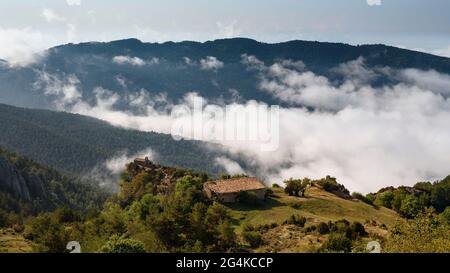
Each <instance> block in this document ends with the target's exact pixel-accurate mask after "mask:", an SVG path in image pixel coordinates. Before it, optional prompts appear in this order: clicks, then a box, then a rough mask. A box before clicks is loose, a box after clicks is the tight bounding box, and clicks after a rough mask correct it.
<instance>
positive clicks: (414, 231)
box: [383, 210, 450, 253]
mask: <svg viewBox="0 0 450 273" xmlns="http://www.w3.org/2000/svg"><path fill="white" fill-rule="evenodd" d="M449 230H450V226H449V225H448V224H447V223H445V222H444V221H442V218H440V217H437V216H436V215H435V214H434V212H433V211H432V210H426V211H425V212H420V213H419V214H418V215H417V216H416V218H415V219H413V220H408V221H406V222H399V223H398V224H397V225H396V226H395V228H394V230H393V232H392V236H390V237H389V239H388V240H387V242H386V244H385V246H384V248H383V250H384V251H385V252H393V253H447V252H448V251H449V246H450V236H449V233H448V231H449Z"/></svg>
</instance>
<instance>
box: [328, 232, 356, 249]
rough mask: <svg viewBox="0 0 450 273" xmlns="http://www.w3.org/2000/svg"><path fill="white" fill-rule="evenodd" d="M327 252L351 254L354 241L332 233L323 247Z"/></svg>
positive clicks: (341, 234) (340, 234)
mask: <svg viewBox="0 0 450 273" xmlns="http://www.w3.org/2000/svg"><path fill="white" fill-rule="evenodd" d="M321 250H322V251H325V252H351V251H352V241H351V240H350V239H349V238H347V237H346V236H345V235H344V234H343V233H331V234H330V235H329V237H328V239H327V240H326V241H325V243H324V244H323V245H322V247H321Z"/></svg>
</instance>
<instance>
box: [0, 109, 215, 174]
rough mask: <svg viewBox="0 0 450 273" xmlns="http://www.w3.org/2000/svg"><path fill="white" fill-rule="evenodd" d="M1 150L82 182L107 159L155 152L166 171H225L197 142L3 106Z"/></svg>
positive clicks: (203, 145) (82, 118) (51, 113)
mask: <svg viewBox="0 0 450 273" xmlns="http://www.w3.org/2000/svg"><path fill="white" fill-rule="evenodd" d="M0 119H1V121H2V122H0V146H2V147H4V148H5V149H8V150H10V151H13V152H16V153H18V154H21V155H23V156H26V157H28V158H30V159H32V160H35V161H37V162H39V163H41V164H43V165H46V166H49V167H52V168H54V169H56V170H58V171H60V172H62V173H65V174H69V175H75V176H78V177H82V176H84V175H86V174H88V173H89V172H90V171H91V170H92V169H94V168H95V167H99V166H101V165H102V164H104V163H105V162H106V161H107V160H108V159H111V158H114V157H117V156H119V155H121V154H123V153H124V152H128V153H129V154H130V155H132V154H135V153H137V152H141V151H143V150H147V149H149V148H150V149H152V151H154V153H155V157H156V158H155V160H157V161H158V162H161V163H162V164H164V165H167V166H180V167H185V168H190V169H196V170H203V171H206V172H208V173H211V174H218V173H220V172H223V168H221V167H220V166H218V165H216V164H215V161H214V159H215V158H216V157H217V156H218V155H219V154H218V153H219V152H215V151H214V150H213V149H208V147H206V145H205V144H204V143H201V142H197V141H175V140H174V139H173V138H172V137H171V136H170V135H164V134H158V133H145V132H140V131H134V130H126V129H122V128H118V127H114V126H111V125H109V124H108V123H106V122H103V121H101V120H97V119H94V118H89V117H84V116H81V115H74V114H68V113H62V112H53V111H47V110H33V109H24V108H17V107H12V106H7V105H3V104H0Z"/></svg>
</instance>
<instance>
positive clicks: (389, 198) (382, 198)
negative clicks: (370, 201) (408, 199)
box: [376, 191, 394, 209]
mask: <svg viewBox="0 0 450 273" xmlns="http://www.w3.org/2000/svg"><path fill="white" fill-rule="evenodd" d="M393 202H394V193H393V192H391V191H388V192H385V193H382V194H380V195H379V196H378V197H377V199H376V203H377V204H378V205H380V206H383V207H386V208H388V209H392V208H393Z"/></svg>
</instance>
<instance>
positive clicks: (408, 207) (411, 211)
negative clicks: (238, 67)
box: [400, 195, 422, 219]
mask: <svg viewBox="0 0 450 273" xmlns="http://www.w3.org/2000/svg"><path fill="white" fill-rule="evenodd" d="M421 210H422V206H421V205H420V203H419V200H418V199H417V198H416V197H414V196H413V195H407V196H406V197H405V199H403V201H402V205H401V207H400V214H402V215H403V216H404V217H406V218H408V219H412V218H414V217H416V215H417V214H418V213H419V212H420V211H421Z"/></svg>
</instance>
